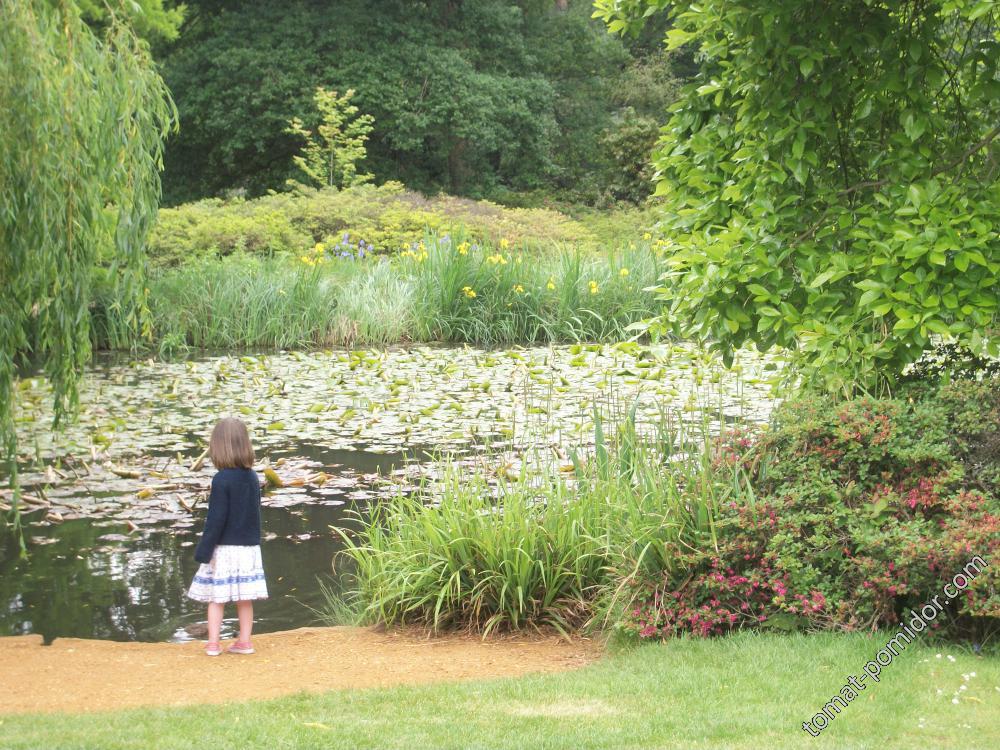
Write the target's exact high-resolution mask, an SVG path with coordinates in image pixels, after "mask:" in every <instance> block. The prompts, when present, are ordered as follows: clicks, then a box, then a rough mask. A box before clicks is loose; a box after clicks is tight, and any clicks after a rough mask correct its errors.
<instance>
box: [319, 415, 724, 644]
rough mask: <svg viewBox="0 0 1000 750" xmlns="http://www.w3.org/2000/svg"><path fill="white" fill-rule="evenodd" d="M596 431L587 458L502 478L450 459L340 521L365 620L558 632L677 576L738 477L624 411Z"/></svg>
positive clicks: (709, 533)
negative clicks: (418, 483)
mask: <svg viewBox="0 0 1000 750" xmlns="http://www.w3.org/2000/svg"><path fill="white" fill-rule="evenodd" d="M596 429H597V434H596V435H595V438H596V440H597V446H596V449H595V451H594V453H593V454H592V455H590V456H589V457H588V458H587V459H586V460H585V459H584V458H582V457H580V456H574V460H573V464H572V466H568V465H564V466H558V465H547V466H544V467H543V468H541V469H540V470H539V471H537V472H535V471H532V472H530V473H529V472H527V471H525V470H522V472H521V473H520V475H519V476H518V477H517V478H515V479H513V480H511V481H506V480H504V481H501V482H499V483H496V482H494V481H491V479H490V477H489V475H488V474H487V473H486V472H480V473H479V474H473V475H472V476H471V477H470V476H469V472H468V470H467V468H464V467H459V466H455V467H452V468H451V469H450V470H448V471H447V472H446V473H445V476H444V478H443V480H442V481H441V483H440V484H439V485H438V486H436V487H435V488H434V492H433V493H431V492H429V491H428V490H427V488H425V489H424V491H421V492H417V493H415V494H412V495H405V494H399V495H397V496H396V497H394V498H392V499H390V500H388V501H386V502H384V503H383V504H380V505H378V506H376V507H375V508H374V509H373V510H372V511H371V513H370V515H368V516H367V517H364V518H360V519H359V520H360V531H359V532H354V533H352V532H348V531H346V530H343V529H341V530H340V534H341V536H342V537H343V539H344V542H345V544H346V548H345V550H344V551H343V552H342V553H341V554H342V555H343V557H345V558H346V560H347V561H348V562H349V563H350V567H351V568H352V571H353V572H352V576H353V579H354V583H355V586H356V597H357V603H358V604H359V605H360V610H361V614H362V617H363V619H364V620H366V621H368V622H377V623H384V624H389V625H392V624H404V623H411V624H420V625H424V626H427V627H430V628H432V629H435V630H438V629H442V628H462V629H470V630H474V631H478V632H483V633H489V632H491V631H494V630H497V629H517V628H524V627H539V626H551V627H555V628H557V629H560V630H562V631H567V630H570V629H575V628H578V627H580V626H582V625H584V624H586V623H587V622H591V621H595V620H596V619H597V618H598V617H599V616H600V615H601V613H602V612H606V611H610V610H612V609H616V608H620V607H621V606H624V605H623V604H622V602H621V601H620V599H621V598H622V596H623V594H622V593H621V591H620V590H619V589H620V581H621V580H622V578H623V576H628V575H630V574H631V573H632V572H634V571H637V570H642V571H645V572H646V573H650V574H656V573H660V572H664V571H674V570H675V568H676V564H677V561H678V560H680V559H681V558H682V557H683V555H684V553H685V552H686V551H687V550H690V549H692V548H697V547H702V546H705V545H712V544H713V539H714V528H713V518H714V515H715V512H716V509H717V507H718V505H719V503H721V502H725V501H726V500H727V499H728V498H729V497H730V495H731V494H732V492H733V491H741V489H742V486H743V485H742V484H741V483H740V482H739V481H737V480H736V479H735V478H734V476H733V471H734V470H733V469H725V468H723V469H719V470H716V469H713V464H712V463H711V462H710V461H708V459H707V458H704V457H702V455H701V454H702V453H706V451H703V450H702V447H701V445H700V443H699V444H698V446H697V447H695V449H694V451H693V452H692V451H691V450H690V449H691V448H692V445H691V444H690V442H689V441H687V440H686V439H685V435H684V431H683V430H673V429H671V428H670V427H669V426H668V425H667V424H665V425H664V426H661V427H660V428H658V429H657V430H655V431H654V433H653V434H652V435H647V434H641V433H640V431H639V430H638V429H637V428H636V425H635V420H634V418H632V417H631V416H630V417H629V418H628V419H627V420H626V421H625V423H624V424H623V425H622V426H621V427H620V429H619V430H618V431H617V433H616V434H615V435H614V436H613V439H610V440H609V439H607V438H606V437H605V434H604V426H603V424H602V422H601V421H600V420H598V421H597V428H596ZM696 442H697V441H696ZM684 444H687V448H688V449H689V450H688V451H687V454H685V455H682V453H684V452H683V451H682V450H681V449H682V447H683V446H684ZM339 564H341V565H343V564H344V561H343V560H341V561H340V563H339Z"/></svg>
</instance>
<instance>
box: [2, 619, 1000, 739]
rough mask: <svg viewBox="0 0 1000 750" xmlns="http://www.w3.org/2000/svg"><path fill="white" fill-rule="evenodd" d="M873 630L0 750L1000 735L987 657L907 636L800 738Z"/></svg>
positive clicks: (256, 710) (761, 639) (241, 709)
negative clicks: (877, 671)
mask: <svg viewBox="0 0 1000 750" xmlns="http://www.w3.org/2000/svg"><path fill="white" fill-rule="evenodd" d="M887 637H888V636H884V635H881V634H879V635H876V636H873V637H872V636H863V635H840V634H837V635H835V634H819V635H809V636H798V635H794V636H781V635H771V634H767V635H762V634H754V633H741V634H738V635H734V636H730V637H725V638H718V639H709V640H693V639H678V640H675V641H671V642H668V643H666V644H661V645H645V646H642V647H638V648H635V649H632V650H628V651H623V652H619V653H616V654H613V655H610V656H608V657H606V658H605V659H604V660H602V661H601V662H599V663H597V664H595V665H592V666H590V667H587V668H585V669H582V670H579V671H575V672H567V673H562V674H555V675H546V676H537V677H526V678H520V679H508V680H497V681H489V682H476V683H462V684H444V685H433V686H424V687H408V688H396V689H388V690H363V691H349V692H332V693H325V694H319V695H299V696H294V697H290V698H285V699H281V700H275V701H267V702H248V703H245V704H243V705H229V706H225V707H219V706H206V707H201V708H175V709H162V710H140V711H128V712H121V713H112V714H95V715H85V716H73V717H67V716H64V715H51V716H16V717H15V716H8V717H5V718H4V719H3V721H2V723H0V747H3V748H5V749H6V748H11V749H13V748H32V749H33V750H34V749H35V748H46V749H47V750H56V749H57V748H101V749H102V750H113V749H115V748H143V749H144V750H145V749H149V750H153V749H165V748H185V750H187V748H192V747H206V748H244V747H266V748H268V750H278V748H324V750H334V749H335V748H351V750H355V749H358V748H406V750H411V749H412V748H573V750H582V749H583V748H631V749H635V750H638V749H640V748H674V747H676V748H755V749H756V748H769V749H773V748H800V747H801V748H812V747H819V748H827V747H828V748H838V750H849V749H851V748H879V750H890V749H891V748H914V747H928V748H930V747H933V748H962V749H963V750H964V749H967V748H996V747H998V746H1000V657H997V656H992V655H991V656H987V657H980V656H976V655H974V654H973V653H972V652H971V651H970V650H969V649H967V648H962V647H957V646H944V645H942V646H922V645H921V646H918V645H917V644H914V645H912V646H911V647H909V648H908V649H907V650H906V651H904V652H902V653H901V654H900V655H899V656H897V657H896V659H895V660H894V661H893V663H892V664H890V665H889V666H888V667H886V668H884V669H883V671H882V674H881V681H880V682H879V683H878V684H873V685H872V686H871V687H868V688H866V689H865V690H864V691H863V692H862V693H861V696H860V697H859V698H858V699H856V700H854V701H853V702H852V703H850V704H849V705H848V706H847V708H846V709H844V710H843V712H842V713H841V714H840V715H839V716H838V717H837V718H836V719H835V720H834V721H833V722H831V723H830V725H829V726H828V727H827V729H826V730H825V731H824V732H823V733H822V734H821V735H820V737H818V738H813V737H811V736H809V735H807V734H806V732H805V731H804V730H803V729H802V722H803V721H804V720H806V719H811V718H812V716H813V715H814V714H815V713H816V712H817V711H819V710H820V708H821V707H822V706H823V704H824V703H826V702H827V701H828V700H829V699H830V697H831V696H833V695H835V694H836V693H837V691H839V689H840V687H841V686H842V685H843V684H844V683H845V681H846V680H847V677H848V675H860V674H861V669H862V667H863V665H864V664H865V662H867V661H869V660H870V659H872V658H874V654H875V652H876V651H877V650H878V649H879V648H881V647H882V646H883V645H884V644H885V641H886V639H887ZM938 654H940V657H939V656H938ZM949 657H950V658H949ZM330 658H331V659H335V658H337V657H336V654H330ZM973 675H974V676H973ZM868 682H870V680H869V681H868ZM963 687H964V689H962V688H963ZM956 696H957V703H956V702H954V700H955V699H956Z"/></svg>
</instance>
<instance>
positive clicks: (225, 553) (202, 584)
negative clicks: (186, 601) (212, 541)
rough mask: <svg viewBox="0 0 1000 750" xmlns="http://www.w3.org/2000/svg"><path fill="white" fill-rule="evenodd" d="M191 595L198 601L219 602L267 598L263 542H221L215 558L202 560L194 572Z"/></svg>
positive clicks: (189, 591) (189, 595)
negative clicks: (204, 561) (261, 548)
mask: <svg viewBox="0 0 1000 750" xmlns="http://www.w3.org/2000/svg"><path fill="white" fill-rule="evenodd" d="M187 595H188V597H190V598H191V599H194V600H195V601H198V602H216V603H219V604H224V603H225V602H239V601H246V600H248V599H267V582H266V581H265V580H264V564H263V562H262V561H261V557H260V545H259V544H256V545H254V546H252V547H250V546H248V547H242V546H237V545H231V544H220V545H218V546H217V547H216V548H215V553H214V554H213V555H212V561H211V562H207V563H202V564H201V566H200V567H199V568H198V572H197V573H195V574H194V580H193V581H192V582H191V588H190V589H188V594H187Z"/></svg>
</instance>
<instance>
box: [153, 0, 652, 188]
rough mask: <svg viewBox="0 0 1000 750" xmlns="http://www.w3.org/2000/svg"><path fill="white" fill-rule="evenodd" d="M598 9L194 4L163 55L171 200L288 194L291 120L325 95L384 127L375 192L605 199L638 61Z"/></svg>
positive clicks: (498, 3)
mask: <svg viewBox="0 0 1000 750" xmlns="http://www.w3.org/2000/svg"><path fill="white" fill-rule="evenodd" d="M590 12H591V6H590V4H589V3H587V2H583V1H582V0H575V1H574V2H572V3H568V4H567V3H556V2H551V0H520V1H519V2H515V1H514V0H464V1H461V2H457V1H455V0H428V1H427V2H420V3H412V2H403V0H386V1H385V2H379V3H367V2H360V1H359V0H347V1H345V2H338V3H330V2H318V1H317V0H293V1H292V2H287V3H252V2H240V1H238V0H230V1H225V0H203V1H199V2H192V3H189V7H188V10H187V21H186V22H185V25H184V27H183V28H182V33H181V37H180V39H179V40H178V42H177V43H176V44H174V45H173V46H171V47H169V48H168V49H167V50H166V51H165V53H164V56H163V66H164V76H165V78H166V80H167V82H168V84H169V85H170V88H171V91H172V93H173V95H174V97H175V99H176V101H177V103H178V108H179V110H180V114H181V132H180V135H179V136H178V137H177V138H176V139H172V141H171V144H170V147H169V149H168V152H167V157H166V158H167V173H166V175H165V177H164V184H165V191H166V193H167V197H168V200H169V201H171V202H177V201H180V200H186V199H190V198H193V197H201V196H205V195H212V194H218V193H221V192H223V191H225V190H230V189H239V188H242V189H245V190H246V191H248V192H249V193H251V194H258V193H262V192H264V191H265V190H267V189H269V188H280V187H281V186H282V185H283V184H284V182H285V180H286V178H288V177H289V176H291V175H292V173H293V171H294V167H293V164H292V155H293V154H294V153H296V152H297V149H298V146H299V142H298V140H297V139H296V138H294V137H293V136H291V135H290V134H288V133H287V132H285V128H286V124H287V122H288V120H289V119H291V118H292V117H299V118H301V119H303V120H305V121H307V120H308V119H309V114H310V111H311V109H312V97H313V92H314V91H315V89H316V87H317V86H324V87H326V88H329V89H334V90H338V91H346V90H347V89H354V90H355V91H356V92H357V94H356V96H355V98H354V100H353V103H354V104H356V105H357V106H358V107H359V108H360V111H361V112H362V113H365V114H370V115H373V116H374V118H375V130H374V131H373V133H372V136H371V140H370V141H369V143H368V144H367V146H368V159H367V160H366V162H365V163H363V164H362V165H360V168H362V169H363V170H366V171H371V172H373V173H374V174H375V177H376V180H377V181H384V180H387V179H394V180H401V181H403V182H405V183H406V184H407V185H409V186H411V187H415V188H418V189H424V190H436V189H444V190H448V191H451V192H455V193H461V194H482V193H484V192H488V191H490V190H491V189H493V188H495V187H505V188H514V189H531V188H537V187H545V188H552V187H556V188H564V189H574V190H578V191H587V190H589V191H590V192H592V193H593V192H596V191H597V190H598V189H599V188H598V187H596V186H595V185H594V182H595V180H596V178H595V177H594V175H595V173H598V172H600V171H601V170H602V169H606V168H607V167H609V166H610V161H609V158H608V155H607V150H606V149H604V148H603V147H602V146H601V144H600V141H601V139H602V137H604V135H605V133H606V132H607V131H608V130H609V129H614V127H616V123H615V121H614V116H615V115H616V114H617V112H618V111H619V110H620V109H621V107H622V106H625V105H623V104H622V103H620V102H617V101H615V100H614V98H613V94H614V92H615V91H616V90H617V88H618V82H619V80H620V79H621V75H622V73H623V71H624V70H626V69H627V68H629V67H630V60H631V58H630V56H629V53H628V51H627V49H626V46H625V45H623V43H622V42H621V41H619V40H617V39H615V38H613V37H610V36H609V35H608V34H607V33H606V32H605V31H604V29H603V28H602V27H601V26H600V24H597V23H595V22H594V21H592V20H591V19H590V18H589V16H590ZM656 59H659V58H658V57H657V58H656ZM638 106H639V107H640V108H641V107H642V106H643V102H639V103H638ZM654 106H658V105H654ZM647 143H649V138H648V137H647ZM646 192H647V193H648V190H647V191H646Z"/></svg>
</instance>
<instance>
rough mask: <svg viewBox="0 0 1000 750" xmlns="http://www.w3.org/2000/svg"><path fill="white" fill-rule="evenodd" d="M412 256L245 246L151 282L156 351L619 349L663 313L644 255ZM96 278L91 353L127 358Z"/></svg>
mask: <svg viewBox="0 0 1000 750" xmlns="http://www.w3.org/2000/svg"><path fill="white" fill-rule="evenodd" d="M366 190H368V189H366ZM503 244H504V245H506V244H509V243H507V241H506V240H504V243H503ZM407 247H408V248H411V249H407V250H403V251H397V252H396V253H394V254H393V255H392V257H378V256H375V255H374V254H373V251H372V249H371V246H370V245H369V244H367V243H365V242H364V241H363V240H358V239H353V240H352V239H351V238H350V236H348V238H347V239H344V237H343V236H341V237H337V238H334V239H331V240H330V241H329V243H327V244H324V243H318V244H316V245H310V246H309V248H308V250H306V249H305V248H300V249H298V250H297V252H296V255H295V256H294V257H289V256H287V255H277V254H274V253H271V254H264V253H258V254H253V255H251V254H250V252H251V249H252V248H250V246H249V245H246V244H244V245H243V246H242V248H239V247H238V248H237V249H236V250H235V251H234V252H232V253H230V254H229V255H227V256H226V257H224V258H221V259H217V258H215V257H214V252H212V253H206V254H204V255H201V256H193V257H191V258H190V259H188V260H186V261H185V262H184V263H182V264H180V265H178V266H176V267H171V268H167V269H160V270H159V271H158V272H155V273H153V274H152V278H150V280H149V295H148V298H149V316H150V317H149V319H150V331H151V335H152V342H151V343H152V346H153V347H155V348H156V349H157V350H158V351H159V352H160V353H161V354H163V355H170V354H173V353H175V352H177V351H184V350H186V349H187V348H189V347H207V348H219V347H244V348H260V347H278V348H290V347H307V346H332V345H354V344H388V343H396V342H399V341H414V340H417V341H456V342H469V343H478V344H511V343H527V342H533V341H546V342H549V341H551V342H555V341H574V342H575V341H593V340H621V339H625V338H629V337H630V336H631V333H630V331H629V330H628V327H629V326H630V325H631V324H633V323H635V322H636V321H638V320H641V319H642V318H645V317H649V316H651V315H653V314H654V313H655V312H656V310H657V309H658V308H657V305H656V302H655V300H654V298H653V295H652V293H650V292H647V291H644V289H645V288H646V287H648V286H650V285H652V284H653V283H655V280H656V278H657V276H658V274H659V273H660V266H659V265H658V264H657V261H656V256H655V255H654V254H653V252H651V250H650V248H649V246H648V245H646V244H640V245H638V246H636V247H635V248H624V249H622V250H621V251H619V252H613V253H612V252H608V253H605V254H603V255H598V254H596V253H594V254H588V255H587V256H584V255H582V254H581V253H579V252H576V253H572V252H569V251H564V252H563V253H561V254H558V253H546V254H539V253H537V252H533V251H530V250H527V249H523V248H516V249H514V248H510V249H507V248H502V247H499V246H496V247H494V246H492V245H480V244H476V243H475V242H474V241H473V240H471V239H467V238H466V237H465V235H463V234H461V233H459V234H457V235H456V236H454V237H438V236H436V235H433V234H431V235H427V236H426V237H424V238H423V239H421V240H419V241H417V242H414V243H412V245H408V246H407ZM95 278H96V282H95V284H96V294H95V300H94V302H95V304H94V310H93V319H94V331H93V336H94V341H95V343H96V345H97V346H98V347H103V348H112V349H118V348H128V347H130V346H131V345H132V342H133V337H131V336H130V335H129V325H128V321H127V320H125V319H123V318H122V316H123V310H126V309H127V308H126V307H125V306H123V305H122V300H121V299H120V298H119V296H118V292H117V291H116V290H115V288H114V286H113V285H112V284H111V283H109V281H108V280H107V271H106V270H105V269H98V270H97V271H96V272H95Z"/></svg>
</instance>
